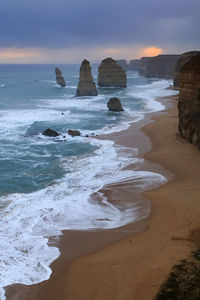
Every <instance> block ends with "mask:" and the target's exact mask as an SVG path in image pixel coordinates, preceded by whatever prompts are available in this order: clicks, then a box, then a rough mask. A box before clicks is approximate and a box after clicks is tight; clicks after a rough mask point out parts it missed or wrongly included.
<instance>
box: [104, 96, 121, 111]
mask: <svg viewBox="0 0 200 300" xmlns="http://www.w3.org/2000/svg"><path fill="white" fill-rule="evenodd" d="M107 107H108V109H109V110H111V111H124V109H123V108H122V105H121V102H120V100H119V99H118V98H116V97H114V98H110V100H109V101H108V103H107Z"/></svg>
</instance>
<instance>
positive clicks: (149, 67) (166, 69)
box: [139, 54, 180, 79]
mask: <svg viewBox="0 0 200 300" xmlns="http://www.w3.org/2000/svg"><path fill="white" fill-rule="evenodd" d="M179 58H180V55H177V54H169V55H158V56H154V57H143V58H141V60H140V63H139V74H140V75H142V76H144V77H148V78H163V79H172V78H173V74H174V69H175V66H176V64H177V61H178V59H179Z"/></svg>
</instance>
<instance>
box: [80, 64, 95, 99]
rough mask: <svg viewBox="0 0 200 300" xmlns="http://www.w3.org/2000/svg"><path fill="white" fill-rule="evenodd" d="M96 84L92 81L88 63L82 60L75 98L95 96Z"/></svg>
mask: <svg viewBox="0 0 200 300" xmlns="http://www.w3.org/2000/svg"><path fill="white" fill-rule="evenodd" d="M97 95H98V93H97V89H96V84H95V82H94V81H93V78H92V73H91V67H90V63H89V61H87V60H86V59H84V60H83V62H82V64H81V67H80V77H79V83H78V88H77V91H76V96H77V97H81V96H97Z"/></svg>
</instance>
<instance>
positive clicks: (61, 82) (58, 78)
mask: <svg viewBox="0 0 200 300" xmlns="http://www.w3.org/2000/svg"><path fill="white" fill-rule="evenodd" d="M55 73H56V82H57V84H59V85H60V86H61V87H65V86H66V82H65V79H64V77H63V76H62V72H61V70H60V69H58V68H55Z"/></svg>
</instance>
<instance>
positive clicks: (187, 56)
mask: <svg viewBox="0 0 200 300" xmlns="http://www.w3.org/2000/svg"><path fill="white" fill-rule="evenodd" d="M198 53H200V51H190V52H186V53H183V54H182V55H181V57H180V58H179V60H178V62H177V64H176V66H175V70H174V78H173V83H174V87H176V88H178V87H179V80H180V73H181V68H182V67H183V66H184V65H185V64H186V63H187V62H189V61H190V60H191V58H192V57H193V56H194V55H196V54H198Z"/></svg>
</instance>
